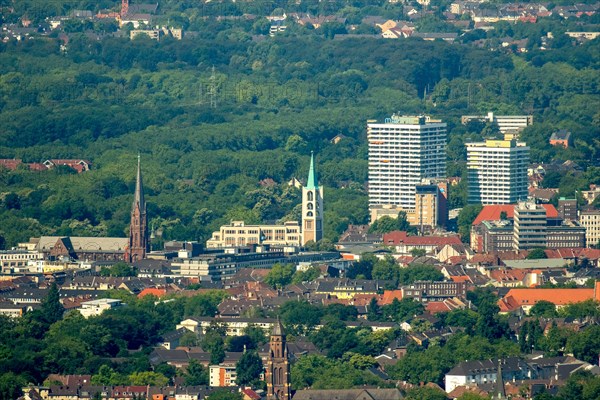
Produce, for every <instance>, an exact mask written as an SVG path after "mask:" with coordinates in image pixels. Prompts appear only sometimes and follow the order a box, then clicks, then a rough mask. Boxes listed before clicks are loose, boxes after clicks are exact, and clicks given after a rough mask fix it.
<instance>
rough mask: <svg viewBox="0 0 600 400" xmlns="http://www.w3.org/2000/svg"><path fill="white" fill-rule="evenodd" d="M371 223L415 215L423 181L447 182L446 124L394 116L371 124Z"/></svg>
mask: <svg viewBox="0 0 600 400" xmlns="http://www.w3.org/2000/svg"><path fill="white" fill-rule="evenodd" d="M367 139H368V140H369V211H370V213H371V221H374V220H376V219H377V218H379V217H380V216H382V215H391V216H396V215H397V214H398V212H399V211H400V210H404V211H407V212H409V211H414V210H415V207H416V200H415V193H416V189H415V187H416V186H417V185H419V184H420V183H421V180H422V179H423V178H445V174H446V124H445V123H442V122H441V121H433V120H431V119H429V118H428V117H425V116H418V117H406V116H396V115H393V116H392V117H391V118H386V119H385V121H384V123H383V124H381V123H376V122H372V123H368V124H367Z"/></svg>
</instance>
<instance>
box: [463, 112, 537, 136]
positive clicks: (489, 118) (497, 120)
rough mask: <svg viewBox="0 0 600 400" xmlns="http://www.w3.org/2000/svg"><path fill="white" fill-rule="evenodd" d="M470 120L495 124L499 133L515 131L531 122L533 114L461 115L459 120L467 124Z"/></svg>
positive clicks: (491, 113)
mask: <svg viewBox="0 0 600 400" xmlns="http://www.w3.org/2000/svg"><path fill="white" fill-rule="evenodd" d="M470 121H481V122H489V123H493V124H496V125H497V126H498V130H499V131H500V132H501V133H517V132H520V131H522V130H523V129H525V128H526V127H528V126H529V125H532V124H533V115H494V113H493V112H489V113H488V114H487V115H463V116H462V117H461V122H462V123H463V124H467V123H468V122H470Z"/></svg>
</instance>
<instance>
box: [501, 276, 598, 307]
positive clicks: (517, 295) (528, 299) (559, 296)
mask: <svg viewBox="0 0 600 400" xmlns="http://www.w3.org/2000/svg"><path fill="white" fill-rule="evenodd" d="M587 300H596V301H600V282H596V287H595V288H592V289H587V288H583V289H556V288H548V289H511V290H509V291H508V293H507V294H506V295H505V296H504V297H503V298H501V299H500V300H498V306H499V307H500V312H501V313H508V312H515V311H522V312H524V313H525V314H528V313H529V310H531V308H532V307H533V306H534V305H535V304H536V303H537V302H539V301H547V302H550V303H553V304H554V305H556V307H559V308H560V307H564V306H566V305H568V304H573V303H580V302H583V301H587Z"/></svg>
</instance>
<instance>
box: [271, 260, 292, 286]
mask: <svg viewBox="0 0 600 400" xmlns="http://www.w3.org/2000/svg"><path fill="white" fill-rule="evenodd" d="M295 272H296V268H295V267H294V265H292V264H275V265H273V267H272V268H271V270H270V271H269V273H268V274H267V276H266V277H265V279H264V282H265V283H266V284H267V285H269V286H271V287H273V288H282V287H284V286H286V285H288V284H290V283H291V282H292V277H293V276H294V273H295Z"/></svg>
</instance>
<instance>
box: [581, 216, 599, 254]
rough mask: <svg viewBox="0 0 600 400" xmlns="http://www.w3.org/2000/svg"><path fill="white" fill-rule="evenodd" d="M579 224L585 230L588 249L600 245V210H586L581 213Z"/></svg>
mask: <svg viewBox="0 0 600 400" xmlns="http://www.w3.org/2000/svg"><path fill="white" fill-rule="evenodd" d="M579 224H580V225H581V226H583V227H584V228H585V242H586V245H587V247H592V246H597V245H598V244H600V210H584V211H581V212H580V213H579Z"/></svg>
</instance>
